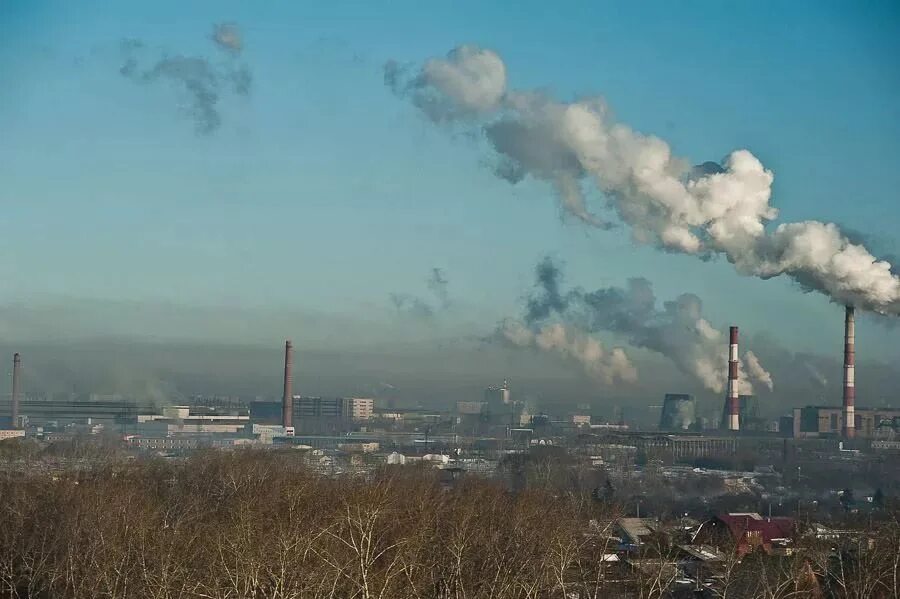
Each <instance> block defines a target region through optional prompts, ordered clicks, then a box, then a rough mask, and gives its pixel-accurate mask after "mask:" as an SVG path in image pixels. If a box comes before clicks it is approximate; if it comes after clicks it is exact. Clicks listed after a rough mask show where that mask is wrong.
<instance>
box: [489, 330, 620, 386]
mask: <svg viewBox="0 0 900 599" xmlns="http://www.w3.org/2000/svg"><path fill="white" fill-rule="evenodd" d="M496 337H497V338H498V339H499V340H500V341H502V342H504V343H506V344H507V345H510V346H512V347H525V348H534V349H537V350H539V351H543V352H551V353H556V354H558V355H561V356H563V357H564V358H566V359H568V360H572V361H574V362H577V363H578V364H580V365H581V367H582V368H583V369H584V372H585V373H586V374H587V375H588V376H590V377H591V378H594V379H596V380H599V381H602V382H604V383H606V384H607V385H611V384H613V383H614V382H615V381H622V382H627V383H633V382H636V381H637V369H636V368H635V367H634V365H633V364H632V363H631V361H630V360H629V359H628V356H627V355H626V354H625V350H623V349H622V348H620V347H615V348H613V349H612V350H607V349H606V348H604V347H603V345H602V344H601V343H600V341H598V340H597V339H595V338H593V337H591V336H589V335H586V334H584V333H583V332H581V331H579V330H577V329H575V328H573V327H569V326H566V325H563V324H560V323H554V324H547V325H544V326H542V327H540V328H538V329H537V330H536V331H533V330H531V329H530V328H529V327H528V326H526V325H525V324H524V323H522V322H520V321H517V320H509V319H508V320H504V321H503V322H502V323H501V324H500V326H499V327H498V328H497V332H496Z"/></svg>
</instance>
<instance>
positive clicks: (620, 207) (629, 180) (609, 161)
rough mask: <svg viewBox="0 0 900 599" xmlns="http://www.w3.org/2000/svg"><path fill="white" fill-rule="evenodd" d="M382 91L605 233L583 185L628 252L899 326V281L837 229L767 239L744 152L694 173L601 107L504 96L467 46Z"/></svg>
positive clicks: (501, 85) (491, 71)
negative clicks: (817, 297)
mask: <svg viewBox="0 0 900 599" xmlns="http://www.w3.org/2000/svg"><path fill="white" fill-rule="evenodd" d="M385 83H386V84H387V85H388V86H389V87H390V88H391V89H392V90H393V91H394V92H395V93H396V94H398V95H401V96H404V97H407V98H409V99H410V100H411V101H412V103H413V104H414V105H415V106H416V107H418V108H419V109H420V110H422V111H423V113H424V114H425V115H426V116H427V117H428V118H429V119H431V120H432V121H434V122H438V123H440V122H457V123H462V124H465V123H469V124H471V125H474V126H476V127H479V128H480V129H481V131H482V132H483V133H484V135H485V137H486V138H487V140H488V142H489V143H490V144H491V146H492V147H493V150H494V151H495V153H496V157H497V167H496V169H495V172H496V174H497V176H498V177H501V178H503V179H506V180H508V181H510V182H511V183H516V182H518V181H520V180H522V179H523V178H525V177H526V176H528V175H530V176H532V177H534V178H536V179H541V180H543V181H547V182H549V183H550V184H551V185H552V186H553V188H554V190H555V191H556V194H557V196H558V197H559V200H560V204H561V206H562V208H563V210H565V211H566V212H568V213H569V214H572V215H573V216H575V217H577V218H578V219H580V220H581V221H583V222H585V223H587V224H589V225H592V226H598V227H604V228H605V227H608V226H610V221H608V220H606V219H603V218H600V217H598V216H596V215H594V214H592V213H591V212H590V211H589V210H588V208H587V205H586V201H585V196H584V193H583V191H582V187H581V185H582V182H583V181H584V180H589V181H591V182H593V184H594V185H595V186H596V188H597V189H598V190H599V191H601V192H602V193H603V194H604V195H605V198H606V199H607V200H608V206H609V208H610V210H611V212H613V213H614V215H615V217H617V219H618V221H620V222H621V223H622V224H624V225H626V226H627V227H628V228H629V229H630V230H631V234H632V238H633V239H634V241H635V242H638V243H642V244H651V245H655V246H656V247H658V248H660V249H663V250H665V251H669V252H680V253H687V254H694V255H697V256H700V257H703V258H707V257H711V256H715V255H723V256H724V257H725V258H726V259H727V260H728V261H729V262H731V263H732V264H733V265H734V266H735V268H736V269H737V270H738V272H740V273H741V274H744V275H752V276H756V277H760V278H763V279H768V278H772V277H777V276H779V275H787V276H788V277H790V278H791V279H793V280H794V281H795V282H797V283H798V284H800V285H801V286H802V287H804V288H806V289H814V290H816V291H819V292H821V293H823V294H825V295H826V296H828V297H829V298H831V299H832V300H834V301H836V302H839V303H841V304H851V305H855V306H857V307H859V308H862V309H865V310H870V311H873V312H878V313H881V314H888V315H898V314H900V277H898V276H897V275H895V274H893V273H892V272H891V265H890V264H889V263H888V262H887V261H885V260H878V259H877V258H875V257H874V256H873V255H872V254H871V253H870V252H869V251H868V250H867V249H866V248H865V247H864V246H863V245H861V244H857V243H853V242H851V241H850V240H849V239H848V237H847V236H846V235H844V234H843V233H842V232H841V230H840V229H839V228H838V226H837V225H835V224H831V223H822V222H818V221H804V222H799V223H783V224H780V225H778V226H777V227H775V228H774V230H767V225H768V224H769V222H771V221H773V220H774V219H775V218H776V217H777V216H778V211H777V210H776V209H775V208H774V207H772V206H771V205H770V204H769V200H770V197H771V190H772V181H773V175H772V172H771V171H769V170H766V169H765V168H764V167H763V165H762V163H761V162H760V161H759V160H758V159H757V158H756V157H755V156H754V155H753V154H752V153H750V152H749V151H747V150H737V151H734V152H732V153H731V154H730V155H728V156H727V157H726V158H725V159H724V160H723V162H722V164H721V165H719V164H717V163H704V164H703V165H700V166H699V167H694V168H691V166H690V164H691V163H690V162H689V161H686V160H684V159H681V158H678V157H676V156H673V155H672V151H671V148H670V147H669V145H668V144H667V143H666V142H665V141H663V140H662V139H659V138H658V137H654V136H646V135H642V134H640V133H637V132H635V131H633V130H632V129H630V128H629V127H627V126H626V125H623V124H621V123H616V122H615V121H614V120H613V119H612V117H611V115H610V111H609V109H608V107H607V106H606V104H605V103H604V102H603V100H601V99H599V98H586V99H583V100H579V101H576V102H572V103H565V102H559V101H557V100H554V99H552V98H550V97H548V96H547V95H545V94H543V93H541V92H535V91H524V92H523V91H518V90H512V89H508V88H507V81H506V65H505V64H504V63H503V60H502V59H501V58H500V56H498V55H497V54H496V53H494V52H492V51H490V50H485V49H482V48H478V47H476V46H460V47H458V48H456V49H455V50H453V51H451V52H450V53H449V54H448V55H447V57H446V58H437V59H431V60H428V61H427V62H426V63H425V64H424V65H423V66H422V68H421V69H419V70H418V71H416V72H409V71H408V70H406V69H404V68H403V67H401V66H399V65H398V64H397V63H395V62H390V63H388V64H387V65H386V66H385Z"/></svg>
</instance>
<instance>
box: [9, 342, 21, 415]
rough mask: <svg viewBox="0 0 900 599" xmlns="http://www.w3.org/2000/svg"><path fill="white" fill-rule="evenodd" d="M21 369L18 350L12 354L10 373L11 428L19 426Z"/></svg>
mask: <svg viewBox="0 0 900 599" xmlns="http://www.w3.org/2000/svg"><path fill="white" fill-rule="evenodd" d="M20 370H22V356H20V355H19V352H16V353H14V354H13V374H12V379H13V380H12V401H11V402H10V403H11V408H12V409H11V410H10V418H11V420H12V422H11V423H10V427H11V428H19V426H18V420H19V371H20Z"/></svg>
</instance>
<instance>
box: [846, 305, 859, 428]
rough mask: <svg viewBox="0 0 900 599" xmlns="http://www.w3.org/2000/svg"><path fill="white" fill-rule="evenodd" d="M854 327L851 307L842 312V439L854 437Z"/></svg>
mask: <svg viewBox="0 0 900 599" xmlns="http://www.w3.org/2000/svg"><path fill="white" fill-rule="evenodd" d="M855 346H856V326H855V319H854V317H853V306H847V309H846V311H845V312H844V438H845V439H852V438H853V437H855V436H856V413H855V410H854V404H855V403H856V377H855V376H854V375H855V370H856V347H855Z"/></svg>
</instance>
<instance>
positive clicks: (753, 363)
mask: <svg viewBox="0 0 900 599" xmlns="http://www.w3.org/2000/svg"><path fill="white" fill-rule="evenodd" d="M743 363H744V372H746V373H747V376H748V378H750V379H753V380H754V381H756V382H758V383H762V384H763V385H765V386H766V387H767V388H768V389H769V391H772V390H773V389H774V388H775V383H774V381H772V375H771V374H769V372H768V371H766V369H765V368H763V366H762V364H760V363H759V358H757V357H756V354H754V353H753V352H752V351H748V352H746V353H745V354H744V359H743Z"/></svg>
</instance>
